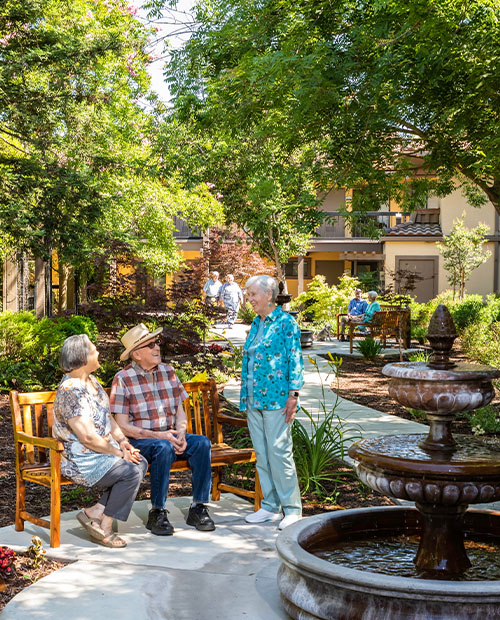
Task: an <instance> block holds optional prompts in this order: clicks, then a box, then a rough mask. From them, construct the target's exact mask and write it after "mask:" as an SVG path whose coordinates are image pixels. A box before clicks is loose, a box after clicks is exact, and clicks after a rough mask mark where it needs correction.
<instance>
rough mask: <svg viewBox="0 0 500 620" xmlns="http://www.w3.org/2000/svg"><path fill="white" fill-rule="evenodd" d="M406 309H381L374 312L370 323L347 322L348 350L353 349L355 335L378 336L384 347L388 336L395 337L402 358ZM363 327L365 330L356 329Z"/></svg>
mask: <svg viewBox="0 0 500 620" xmlns="http://www.w3.org/2000/svg"><path fill="white" fill-rule="evenodd" d="M407 314H408V311H407V310H399V309H398V310H386V309H384V310H381V311H380V312H375V314H374V315H373V319H372V321H371V322H370V323H349V351H350V353H352V351H353V341H354V338H356V337H362V338H366V337H372V338H376V337H378V338H380V341H381V342H382V345H383V346H384V347H385V346H386V344H387V339H388V338H391V337H393V338H395V339H396V341H397V343H398V346H399V357H400V359H402V350H401V349H402V345H403V335H404V334H405V329H406V320H407ZM359 327H365V328H366V329H365V331H361V330H359V331H358V328H359Z"/></svg>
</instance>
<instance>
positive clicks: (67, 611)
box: [0, 324, 492, 620]
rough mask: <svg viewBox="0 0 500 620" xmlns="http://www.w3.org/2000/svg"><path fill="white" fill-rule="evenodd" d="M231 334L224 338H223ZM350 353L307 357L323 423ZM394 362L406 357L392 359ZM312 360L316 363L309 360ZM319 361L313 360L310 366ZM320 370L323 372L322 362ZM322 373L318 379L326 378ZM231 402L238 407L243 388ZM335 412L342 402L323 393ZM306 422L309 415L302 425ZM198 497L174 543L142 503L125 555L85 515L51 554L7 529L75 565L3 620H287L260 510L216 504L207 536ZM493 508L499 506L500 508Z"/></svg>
mask: <svg viewBox="0 0 500 620" xmlns="http://www.w3.org/2000/svg"><path fill="white" fill-rule="evenodd" d="M246 329H248V327H247V326H243V325H238V324H237V325H236V326H235V327H234V328H233V329H231V330H227V331H226V333H225V336H227V337H229V339H230V340H231V341H232V342H233V344H234V345H237V346H241V345H242V344H243V342H244V339H245V336H246V333H245V332H246ZM216 331H218V332H222V331H223V330H221V329H217V330H216ZM328 351H330V352H331V353H332V354H333V355H339V356H342V355H345V354H346V353H348V343H339V342H337V341H335V342H331V343H323V344H315V345H313V347H312V348H310V349H306V350H305V351H304V362H305V386H304V388H303V389H302V390H301V403H302V405H303V406H304V407H305V408H307V409H308V410H310V411H311V413H313V414H314V415H318V416H319V417H321V409H320V408H319V407H318V403H319V402H320V399H321V398H322V388H321V385H322V384H323V385H324V386H328V385H329V383H330V382H331V381H332V380H333V379H334V377H333V376H332V375H331V373H329V367H328V364H327V362H326V361H325V360H324V359H322V358H320V357H318V355H319V354H320V353H325V352H328ZM384 355H385V356H386V357H387V358H388V359H390V358H395V359H396V361H397V359H398V358H399V354H398V352H397V351H395V350H394V349H393V350H385V351H384ZM309 358H311V359H309ZM311 360H313V361H311ZM314 361H316V365H315V364H314V363H313V362H314ZM318 370H319V374H318ZM224 394H225V395H226V396H227V397H228V398H229V399H230V400H232V401H233V402H235V403H237V402H238V397H239V385H238V384H237V383H236V382H234V383H232V384H230V385H228V386H227V387H226V389H225V391H224ZM324 395H325V402H326V407H327V408H330V407H331V406H333V403H334V399H335V395H334V393H333V392H332V391H331V390H330V389H328V388H326V389H324ZM336 411H337V413H338V415H339V416H340V417H342V418H344V419H345V420H346V421H347V423H348V424H350V425H354V426H356V427H357V428H359V429H360V431H361V434H362V435H363V436H364V437H367V436H373V435H382V434H393V433H424V432H426V429H427V427H426V426H424V425H422V424H418V423H417V422H412V421H410V420H404V419H402V418H398V417H397V416H391V415H387V414H384V413H380V412H378V411H375V410H373V409H370V408H368V407H363V406H361V405H356V404H354V403H352V402H349V401H347V400H344V399H339V402H338V405H337V409H336ZM300 419H302V420H303V421H304V422H307V419H306V417H305V416H303V415H302V416H301V417H300ZM189 501H190V499H189V498H186V497H181V498H174V499H169V500H168V509H169V511H170V515H169V517H170V519H171V522H172V523H173V525H174V527H175V529H176V531H175V534H174V536H169V537H159V536H153V535H151V534H150V533H149V532H147V530H146V529H145V528H144V523H145V521H146V519H147V513H148V509H149V504H148V502H145V501H141V502H135V504H134V509H133V513H132V514H131V516H130V518H129V520H128V522H127V523H126V524H121V523H120V530H119V531H120V533H123V534H124V536H125V537H126V539H127V541H128V546H127V547H126V548H125V549H106V548H104V547H101V546H99V545H96V544H94V543H92V542H90V541H89V540H87V538H86V537H85V533H84V532H83V530H82V528H81V526H80V524H79V523H78V522H77V520H76V514H77V513H76V512H71V513H64V514H63V515H62V536H61V540H62V544H61V547H60V548H59V549H55V550H52V549H51V548H50V547H49V546H48V544H49V543H48V531H47V530H44V529H43V528H39V527H37V526H35V525H32V524H30V523H27V524H26V530H25V532H15V531H14V527H13V526H9V527H5V528H1V529H0V544H1V545H8V546H9V547H12V548H14V549H16V550H24V549H26V547H27V546H28V545H29V543H30V540H31V536H33V535H35V534H36V535H37V536H40V538H42V540H43V542H44V545H45V547H46V549H47V555H48V556H49V557H55V558H65V559H71V560H75V562H74V563H73V564H71V565H69V566H66V567H65V568H63V569H61V570H59V571H56V572H55V573H52V574H51V575H49V576H48V577H46V578H44V579H42V580H41V581H40V582H38V583H35V584H33V585H32V586H30V587H29V588H26V589H25V590H24V591H23V592H21V593H20V594H19V595H17V596H16V597H15V598H14V599H13V600H12V601H11V602H10V603H9V604H8V605H7V606H6V607H5V609H4V611H3V613H1V614H0V616H1V619H2V620H26V619H27V618H30V620H52V619H54V618H60V619H61V620H94V619H95V620H101V619H102V618H106V617H110V618H119V620H229V619H230V620H279V619H285V618H287V615H286V614H285V612H284V611H283V609H282V607H281V603H280V598H279V593H278V588H277V585H276V572H277V569H278V566H279V559H278V556H277V553H276V550H275V540H276V536H277V528H276V525H275V524H264V525H249V524H246V523H245V522H244V515H245V514H246V513H247V512H249V510H251V505H250V504H249V503H248V502H246V501H245V500H243V499H241V498H237V497H236V496H234V495H231V494H225V495H223V497H222V499H221V501H220V502H216V503H214V504H211V507H210V512H211V514H212V516H213V518H214V520H215V522H216V525H217V529H216V531H215V532H198V531H196V530H194V528H190V527H188V526H186V524H185V516H186V515H187V511H188V508H189ZM489 507H492V506H491V505H490V506H489Z"/></svg>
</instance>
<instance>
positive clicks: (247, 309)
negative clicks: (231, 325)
mask: <svg viewBox="0 0 500 620" xmlns="http://www.w3.org/2000/svg"><path fill="white" fill-rule="evenodd" d="M256 316H257V315H256V314H255V311H254V309H253V308H252V305H251V304H250V303H249V302H248V301H247V302H245V303H244V304H242V305H241V306H240V309H239V310H238V318H240V319H241V320H242V321H243V323H247V324H250V323H251V322H252V321H253V320H254V318H255V317H256Z"/></svg>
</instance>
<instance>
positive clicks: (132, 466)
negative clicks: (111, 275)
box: [52, 334, 148, 548]
mask: <svg viewBox="0 0 500 620" xmlns="http://www.w3.org/2000/svg"><path fill="white" fill-rule="evenodd" d="M98 357H99V353H98V351H97V349H96V347H95V346H94V345H93V344H92V342H90V340H89V339H88V337H87V336H86V335H85V334H79V335H77V336H70V337H69V338H66V340H65V341H64V343H63V346H62V349H61V355H60V365H61V368H62V370H63V371H64V372H65V373H66V374H65V375H64V377H63V378H62V380H61V383H60V385H59V387H58V389H57V394H56V397H55V400H54V426H53V429H52V434H53V435H54V437H55V438H56V439H59V440H60V441H62V442H63V444H64V452H63V458H62V464H61V471H62V474H63V475H64V476H66V478H69V479H70V480H72V481H73V482H75V483H77V484H80V485H83V486H86V487H94V486H96V487H99V488H102V489H104V492H103V495H102V497H101V499H100V500H99V501H98V502H97V504H95V505H94V506H91V507H90V508H87V509H86V510H83V511H82V512H80V513H79V515H78V517H77V519H78V521H80V523H81V524H82V525H83V526H84V527H85V529H86V530H87V532H88V533H89V535H90V537H91V538H92V540H94V541H96V542H98V543H100V544H101V545H104V546H105V547H115V548H118V547H125V546H126V544H127V543H126V542H125V541H124V540H123V539H122V538H120V536H118V535H117V534H115V533H113V530H112V525H113V519H120V520H121V521H126V520H127V519H128V516H129V514H130V511H131V509H132V505H133V503H134V500H135V497H136V495H137V491H138V489H139V485H140V483H141V480H142V479H143V478H144V475H145V473H146V471H147V467H148V463H147V461H146V459H145V458H144V457H142V456H141V455H140V454H139V450H136V449H135V448H134V447H133V446H132V445H131V444H130V443H129V442H128V439H127V438H126V437H125V435H124V434H123V433H122V431H121V430H120V427H119V426H118V424H117V423H116V422H115V420H114V418H113V417H112V416H111V414H110V411H109V398H108V395H107V394H106V392H105V391H104V389H103V388H102V386H101V385H100V383H99V382H98V381H97V379H96V378H95V377H93V376H92V374H91V373H92V372H94V371H95V370H97V369H98V368H99V361H98Z"/></svg>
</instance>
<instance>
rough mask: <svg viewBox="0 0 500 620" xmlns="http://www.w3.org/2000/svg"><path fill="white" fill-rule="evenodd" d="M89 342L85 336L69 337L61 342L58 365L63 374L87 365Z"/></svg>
mask: <svg viewBox="0 0 500 620" xmlns="http://www.w3.org/2000/svg"><path fill="white" fill-rule="evenodd" d="M91 344H92V343H91V342H90V340H89V337H88V336H87V334H76V335H75V336H69V337H68V338H66V340H65V341H64V342H63V346H62V347H61V352H60V354H59V365H60V367H61V369H62V370H63V371H64V372H71V371H72V370H76V369H77V368H81V367H82V366H85V364H86V363H87V360H88V357H89V353H90V347H91Z"/></svg>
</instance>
